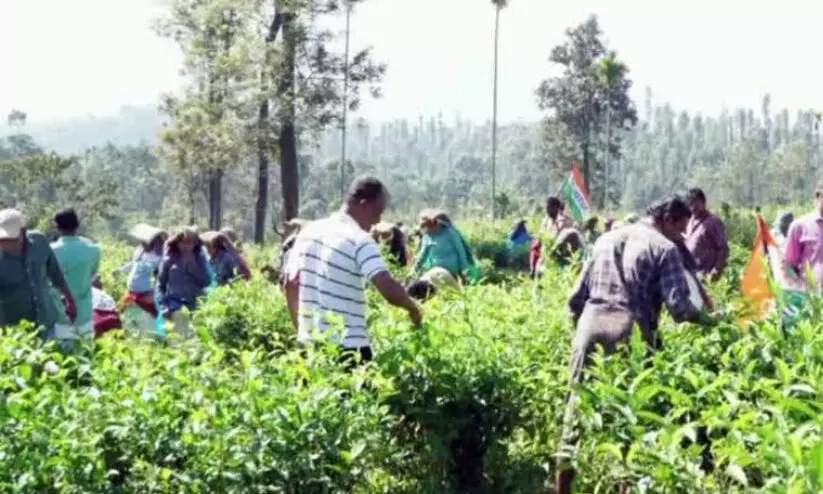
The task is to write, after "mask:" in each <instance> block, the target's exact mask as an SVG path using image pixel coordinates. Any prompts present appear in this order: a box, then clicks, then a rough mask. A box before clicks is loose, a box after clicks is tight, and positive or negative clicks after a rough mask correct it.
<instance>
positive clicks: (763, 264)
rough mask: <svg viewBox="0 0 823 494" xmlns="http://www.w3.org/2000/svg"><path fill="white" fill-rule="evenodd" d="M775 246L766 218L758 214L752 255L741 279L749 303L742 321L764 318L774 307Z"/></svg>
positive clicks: (741, 288)
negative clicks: (772, 258)
mask: <svg viewBox="0 0 823 494" xmlns="http://www.w3.org/2000/svg"><path fill="white" fill-rule="evenodd" d="M775 247H777V243H776V242H775V241H774V238H773V237H772V234H771V232H770V231H769V227H768V226H766V220H764V219H763V217H762V216H759V215H758V217H757V236H756V237H755V239H754V247H753V249H752V256H751V258H750V259H749V263H748V264H747V265H746V269H745V270H744V271H743V279H742V280H741V281H740V292H741V293H742V294H743V297H744V299H745V300H746V302H747V305H748V307H747V309H748V310H747V311H746V312H745V315H744V316H743V317H742V318H741V322H749V321H755V320H758V319H762V318H763V317H764V316H765V315H766V314H767V313H768V312H769V311H770V310H771V309H772V308H773V307H774V301H775V293H774V290H772V286H771V284H770V283H769V273H770V271H771V270H770V265H771V263H770V262H769V249H770V248H772V249H773V248H775Z"/></svg>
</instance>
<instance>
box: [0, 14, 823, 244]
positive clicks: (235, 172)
mask: <svg viewBox="0 0 823 494" xmlns="http://www.w3.org/2000/svg"><path fill="white" fill-rule="evenodd" d="M173 4H174V5H173V8H172V10H171V11H170V13H169V16H168V17H167V18H164V19H163V20H161V22H160V23H159V24H158V31H159V32H160V34H162V35H164V36H170V37H172V38H174V39H175V40H176V41H177V42H178V43H179V44H180V45H181V48H182V49H183V51H184V53H186V55H187V57H186V66H185V67H184V72H185V73H186V74H187V75H188V76H189V80H190V82H191V84H190V86H189V87H188V88H187V89H186V91H185V92H184V93H183V94H180V95H175V96H173V97H172V96H169V97H165V98H164V99H163V101H162V104H161V105H160V107H159V109H154V108H124V109H123V110H122V111H121V114H120V115H119V116H117V117H110V118H103V119H94V118H88V119H76V120H72V121H67V122H63V123H60V124H51V125H41V126H33V125H27V124H26V122H25V120H26V118H25V114H23V113H20V112H18V113H15V114H13V115H11V116H9V121H8V125H7V127H6V128H5V129H2V130H0V132H3V133H4V134H5V135H6V137H5V138H4V139H3V140H2V141H0V198H2V200H3V201H4V202H5V203H7V204H22V205H23V207H25V208H26V209H27V211H30V214H34V215H38V214H41V213H43V214H44V213H45V212H46V211H48V210H49V209H50V208H53V207H56V206H59V205H62V204H65V203H71V204H74V205H75V206H77V207H78V208H80V209H81V210H83V212H84V213H85V215H86V216H88V217H89V218H90V220H91V221H92V222H93V223H94V226H95V229H100V230H101V231H105V233H117V232H120V231H122V230H123V225H124V223H128V222H132V221H135V220H137V219H138V218H140V219H149V220H152V221H159V222H163V223H166V224H178V223H181V222H184V221H188V222H192V223H196V224H200V225H202V226H203V227H205V226H211V227H215V226H217V225H220V224H229V225H231V226H233V227H235V228H237V229H238V230H240V231H242V232H243V233H244V235H245V236H247V237H249V238H251V237H252V236H255V237H256V238H258V239H262V235H263V233H265V232H271V231H272V230H273V229H275V228H276V226H277V225H278V224H279V223H280V222H281V221H282V219H283V218H286V217H292V216H294V215H296V214H299V215H301V216H305V217H317V216H320V215H323V214H325V213H326V212H328V211H329V210H331V209H333V208H335V207H337V206H338V205H339V203H340V199H341V192H342V190H343V188H344V187H345V186H346V185H348V182H349V181H350V180H351V179H352V178H353V177H354V176H355V175H357V174H362V173H372V174H376V175H378V176H380V177H381V178H383V179H384V180H385V181H386V183H387V184H388V186H389V187H390V189H391V192H392V210H393V215H395V216H397V217H400V218H405V219H410V217H412V216H413V215H416V214H417V212H418V211H419V210H420V209H421V208H424V207H432V206H440V207H444V208H446V209H448V210H449V211H450V212H452V213H453V214H455V215H458V216H459V215H463V216H478V215H488V214H489V211H490V210H491V208H490V204H491V201H492V198H491V183H492V179H491V169H492V167H491V163H492V143H491V138H490V137H491V134H492V123H491V122H486V123H474V122H469V121H466V120H463V119H461V118H459V117H457V118H449V119H447V118H445V117H444V116H443V115H436V116H429V117H422V116H421V117H420V118H418V119H417V120H415V121H408V120H395V121H391V122H383V123H373V122H365V121H362V120H358V121H354V122H350V123H349V125H348V138H347V149H348V153H347V157H348V159H347V161H346V163H345V165H344V166H343V167H342V168H341V163H340V147H341V130H340V120H341V110H342V105H343V101H344V97H345V100H346V102H347V105H348V106H349V107H350V109H352V110H356V108H357V105H358V103H359V101H360V94H361V92H362V91H370V92H372V93H375V94H376V93H377V92H378V91H379V81H380V79H381V77H382V74H383V71H384V69H385V66H384V65H382V64H380V63H378V62H377V61H374V60H372V58H371V56H370V53H369V52H368V51H364V52H361V53H358V54H354V55H352V56H351V57H350V61H349V64H348V67H349V74H350V78H351V82H350V85H349V86H348V87H345V89H344V86H345V84H344V81H343V80H342V74H343V73H344V70H345V68H346V62H345V57H344V56H343V54H341V53H335V52H334V51H333V50H332V48H331V45H332V41H333V40H334V37H335V34H333V33H332V32H331V31H330V30H328V29H325V28H323V27H322V26H323V22H322V21H321V20H320V19H321V18H323V17H324V16H339V15H343V14H344V13H345V9H346V5H345V3H336V2H319V1H318V2H314V1H308V0H306V1H300V2H282V3H281V2H275V3H274V4H272V3H271V2H263V1H258V0H215V1H212V2H201V1H197V0H176V1H175V2H173ZM278 16H279V18H278ZM284 16H285V17H284ZM286 18H288V19H286ZM278 19H279V20H278ZM284 23H286V24H285V27H284ZM284 30H285V31H284ZM284 33H285V34H284ZM566 34H567V37H566V41H565V42H564V43H563V44H561V45H560V46H557V47H554V48H553V49H552V50H551V51H550V61H551V62H552V63H554V64H556V65H558V66H559V67H560V68H561V71H560V75H558V76H556V77H552V78H547V79H546V80H545V81H542V82H541V81H536V102H537V104H538V105H539V106H540V107H541V109H543V110H544V111H545V114H546V117H545V119H544V120H543V121H542V122H534V123H520V124H509V125H500V126H499V127H498V129H497V150H496V152H497V156H496V182H497V192H498V193H497V197H496V198H495V205H496V208H495V210H496V213H497V214H498V216H509V215H514V214H528V213H532V212H534V211H536V210H538V209H541V208H542V202H543V201H544V199H545V197H546V196H547V195H549V194H551V193H553V192H555V191H557V190H558V188H559V186H560V183H561V181H562V180H563V179H564V178H565V176H566V175H567V173H568V170H569V166H570V163H572V162H573V161H579V162H581V163H583V164H584V168H585V170H586V172H587V178H588V180H589V182H590V189H591V191H592V193H593V195H594V199H595V201H596V203H597V205H599V206H601V207H603V208H607V209H620V210H625V211H631V210H639V209H642V208H643V207H645V206H646V205H648V204H649V203H650V202H651V201H653V200H654V199H656V198H658V197H660V196H662V195H664V194H666V193H668V192H670V191H672V190H678V189H682V188H684V187H686V186H690V185H699V186H701V187H703V188H704V189H705V190H706V192H707V193H708V194H710V197H711V200H712V201H714V202H715V203H717V202H719V201H728V202H730V203H732V204H735V205H741V206H752V205H757V204H761V203H777V204H783V203H789V202H797V201H804V200H807V199H808V198H809V197H810V196H811V194H812V193H813V189H814V184H815V181H816V179H817V177H818V175H819V170H820V167H821V164H823V163H821V156H820V149H821V142H820V130H819V119H820V117H819V113H818V112H816V111H814V110H808V111H797V112H790V111H789V110H786V109H775V108H772V107H771V103H770V98H769V96H768V95H765V96H764V97H763V100H762V102H761V104H760V107H759V108H756V109H748V108H740V109H735V110H728V111H724V112H723V113H721V114H719V115H714V116H707V115H699V114H689V113H688V112H678V111H675V110H674V109H673V108H672V107H671V106H669V105H668V104H666V103H663V102H656V101H655V100H654V98H653V93H652V90H651V89H647V90H646V93H645V98H644V101H642V102H641V103H640V104H636V103H635V102H634V101H632V100H631V98H630V97H629V90H630V88H631V86H632V81H631V79H630V70H629V67H627V66H626V65H625V64H624V63H623V62H622V61H621V60H620V58H619V57H618V54H617V53H615V52H614V51H612V50H611V49H610V47H608V46H607V45H606V44H605V42H604V41H603V33H602V31H601V29H600V27H599V25H598V23H597V19H596V18H595V17H590V18H589V19H586V20H585V21H584V22H583V23H581V24H580V25H578V26H574V27H572V28H570V29H569V30H568V31H567V33H566ZM290 43H292V44H293V46H289V44H290ZM271 170H277V171H278V173H270V171H271Z"/></svg>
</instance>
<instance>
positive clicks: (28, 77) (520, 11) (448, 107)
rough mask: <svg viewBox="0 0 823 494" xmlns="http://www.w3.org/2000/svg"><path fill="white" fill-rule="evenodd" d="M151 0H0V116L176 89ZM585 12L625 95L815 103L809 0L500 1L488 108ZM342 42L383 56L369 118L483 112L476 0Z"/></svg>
mask: <svg viewBox="0 0 823 494" xmlns="http://www.w3.org/2000/svg"><path fill="white" fill-rule="evenodd" d="M159 3H160V0H71V1H69V0H0V115H6V114H8V112H9V111H10V110H11V109H15V108H16V109H21V110H23V111H25V112H27V113H28V114H29V118H30V119H31V120H32V121H34V120H37V121H43V120H51V119H56V118H65V117H72V116H78V115H86V114H97V115H105V114H111V113H115V112H116V111H117V110H118V108H119V107H120V106H121V105H145V104H155V103H156V102H157V101H158V95H159V94H160V93H161V92H164V91H169V90H173V89H175V88H176V87H178V86H179V84H180V80H179V78H178V76H177V69H178V65H179V60H180V55H179V53H178V52H177V50H176V48H175V47H174V46H173V45H172V44H170V43H169V42H168V41H165V40H162V39H160V38H158V37H157V36H156V35H155V34H154V33H153V32H152V31H151V30H150V23H151V20H152V19H153V18H154V17H156V16H157V15H158V13H159V12H160V10H159V9H160V8H161V7H158V4H159ZM590 13H595V14H597V15H598V16H599V17H600V21H601V25H602V27H603V29H604V30H605V32H606V37H607V39H608V42H609V44H610V46H611V48H612V49H615V50H617V51H618V54H619V56H620V57H621V58H623V60H624V61H625V62H626V63H627V64H628V65H629V67H630V69H631V76H632V78H633V79H634V81H635V89H634V96H635V98H636V100H637V101H638V102H639V103H641V104H642V101H643V92H644V88H645V87H646V86H650V87H651V88H652V91H653V95H654V100H655V101H660V102H662V101H668V102H670V103H671V104H672V105H673V106H675V108H677V109H688V110H691V111H701V112H704V113H710V114H714V113H716V112H718V111H719V110H720V109H721V108H722V107H723V106H728V107H736V106H747V107H755V108H756V107H759V105H760V101H761V97H762V95H763V94H764V93H766V92H769V93H771V95H772V100H773V102H774V104H775V105H776V106H778V107H783V106H786V107H790V108H800V107H803V108H807V107H820V106H821V105H820V99H821V94H823V84H822V83H823V68H821V67H818V63H819V62H818V57H817V55H818V53H819V48H818V46H819V45H818V43H819V35H818V33H819V32H820V29H821V27H820V20H821V19H823V1H820V0H781V1H780V2H774V1H763V2H750V1H746V2H744V1H742V0H689V1H676V0H669V1H666V2H656V1H652V0H619V1H616V0H578V1H574V2H569V1H566V2H560V1H552V0H511V5H510V6H509V8H507V9H506V10H505V11H504V12H503V14H502V18H501V42H500V57H501V62H500V74H501V75H500V101H499V108H500V119H501V120H502V121H511V120H522V119H534V118H536V117H537V116H538V113H537V108H536V103H535V97H534V89H535V87H536V86H537V84H538V83H539V81H540V80H541V79H543V78H545V77H546V76H547V75H550V74H551V73H552V72H551V69H550V66H549V64H548V62H547V57H548V53H549V50H550V49H551V47H552V46H553V45H555V44H557V43H558V42H560V41H562V38H563V31H564V29H565V28H566V27H569V26H572V25H574V24H576V23H579V22H581V21H582V20H584V19H585V17H586V16H587V15H588V14H590ZM352 29H353V34H352V36H353V38H352V43H353V46H354V47H362V46H367V45H373V46H374V48H375V54H376V55H377V56H378V58H380V59H381V60H383V61H385V62H387V63H388V73H387V76H386V79H385V81H384V84H383V89H384V97H383V98H382V99H381V100H379V101H376V102H369V103H367V104H366V105H364V107H363V109H362V110H361V112H360V115H361V116H363V117H365V118H370V119H379V120H383V119H392V118H416V117H417V116H418V115H420V114H423V115H431V114H434V113H437V112H438V111H442V112H443V113H444V115H446V116H447V117H449V116H453V115H454V114H456V113H460V114H462V115H463V116H465V117H468V118H472V119H477V120H482V119H486V118H489V117H490V115H491V109H492V105H491V102H492V100H491V90H492V76H491V68H492V45H493V29H494V9H493V8H492V7H491V2H490V0H368V1H366V3H365V4H363V5H362V6H360V7H358V11H357V12H356V14H355V16H354V18H353V21H352Z"/></svg>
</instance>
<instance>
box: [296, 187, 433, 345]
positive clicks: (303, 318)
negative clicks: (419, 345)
mask: <svg viewBox="0 0 823 494" xmlns="http://www.w3.org/2000/svg"><path fill="white" fill-rule="evenodd" d="M387 202H388V192H387V191H386V189H385V187H384V186H383V184H382V183H381V182H380V181H379V180H377V179H376V178H372V177H365V178H361V179H358V180H357V181H356V182H355V183H354V184H353V185H352V187H351V189H350V191H349V196H348V200H347V201H346V205H345V206H344V207H343V209H342V210H341V211H339V212H337V213H334V214H332V215H331V216H329V217H328V218H326V219H322V220H318V221H314V222H312V223H310V224H309V225H307V226H306V227H305V228H304V229H303V230H302V231H301V232H300V234H299V235H298V236H297V239H296V241H295V244H294V247H293V248H292V250H291V252H290V253H289V256H288V259H287V261H286V267H285V274H286V286H285V289H286V299H287V301H288V305H289V311H290V313H291V316H292V320H293V321H294V323H295V325H296V326H297V329H298V340H299V341H300V342H301V343H303V344H308V343H311V342H312V341H313V336H314V334H313V333H314V331H315V330H317V331H319V332H320V333H321V334H323V333H325V332H326V331H328V330H329V329H331V328H334V327H335V323H336V321H342V323H343V326H344V332H343V334H342V335H340V336H337V335H333V336H332V340H331V341H333V342H335V343H337V344H339V345H341V346H342V347H343V349H344V350H345V351H347V352H353V353H359V354H360V356H361V357H362V359H363V360H364V361H368V360H371V358H372V350H371V341H370V340H369V333H368V328H367V326H366V281H371V282H372V284H373V285H374V286H375V288H377V290H378V291H379V292H380V294H381V295H382V296H383V298H385V299H386V301H388V302H389V303H390V304H392V305H395V306H397V307H402V308H404V309H406V310H407V311H408V313H409V317H410V318H411V320H412V322H413V323H414V324H415V325H416V326H419V325H420V321H421V314H420V309H419V307H418V305H417V303H416V302H414V301H413V300H412V299H411V298H410V297H409V295H408V294H407V293H406V290H405V289H404V288H403V286H402V285H400V284H399V283H398V282H397V281H395V279H394V278H392V276H391V274H390V273H389V269H388V267H387V266H386V263H385V262H384V260H383V257H382V255H381V253H380V248H379V247H378V245H377V244H376V243H375V241H374V239H373V238H372V237H371V235H370V234H369V233H368V232H369V230H370V229H371V227H372V226H374V225H376V224H377V223H379V222H380V218H381V215H382V214H383V211H385V209H386V204H387Z"/></svg>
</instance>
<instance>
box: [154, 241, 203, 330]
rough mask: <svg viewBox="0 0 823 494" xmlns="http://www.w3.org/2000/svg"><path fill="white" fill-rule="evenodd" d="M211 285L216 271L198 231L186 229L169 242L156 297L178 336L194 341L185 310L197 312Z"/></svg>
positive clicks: (160, 309)
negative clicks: (191, 337)
mask: <svg viewBox="0 0 823 494" xmlns="http://www.w3.org/2000/svg"><path fill="white" fill-rule="evenodd" d="M211 284H212V271H211V269H210V266H209V261H208V259H206V255H205V249H204V248H203V242H202V241H201V240H200V237H199V236H198V235H197V230H196V229H194V228H192V227H185V228H182V229H181V230H180V231H179V232H178V233H177V234H175V235H174V236H173V237H171V238H170V239H169V240H168V241H167V242H166V249H165V252H164V255H163V262H162V263H161V264H160V270H159V275H158V277H157V287H156V289H155V295H156V299H157V305H158V307H159V312H160V314H161V315H162V318H163V320H164V321H171V322H173V323H174V330H175V332H177V333H179V334H181V335H183V336H184V337H190V336H191V331H190V329H189V320H188V317H186V316H185V315H184V313H183V312H181V310H182V309H184V308H185V309H188V310H189V311H195V310H197V306H198V299H199V298H200V297H203V296H205V295H206V290H207V288H208V287H209V286H210V285H211Z"/></svg>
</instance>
